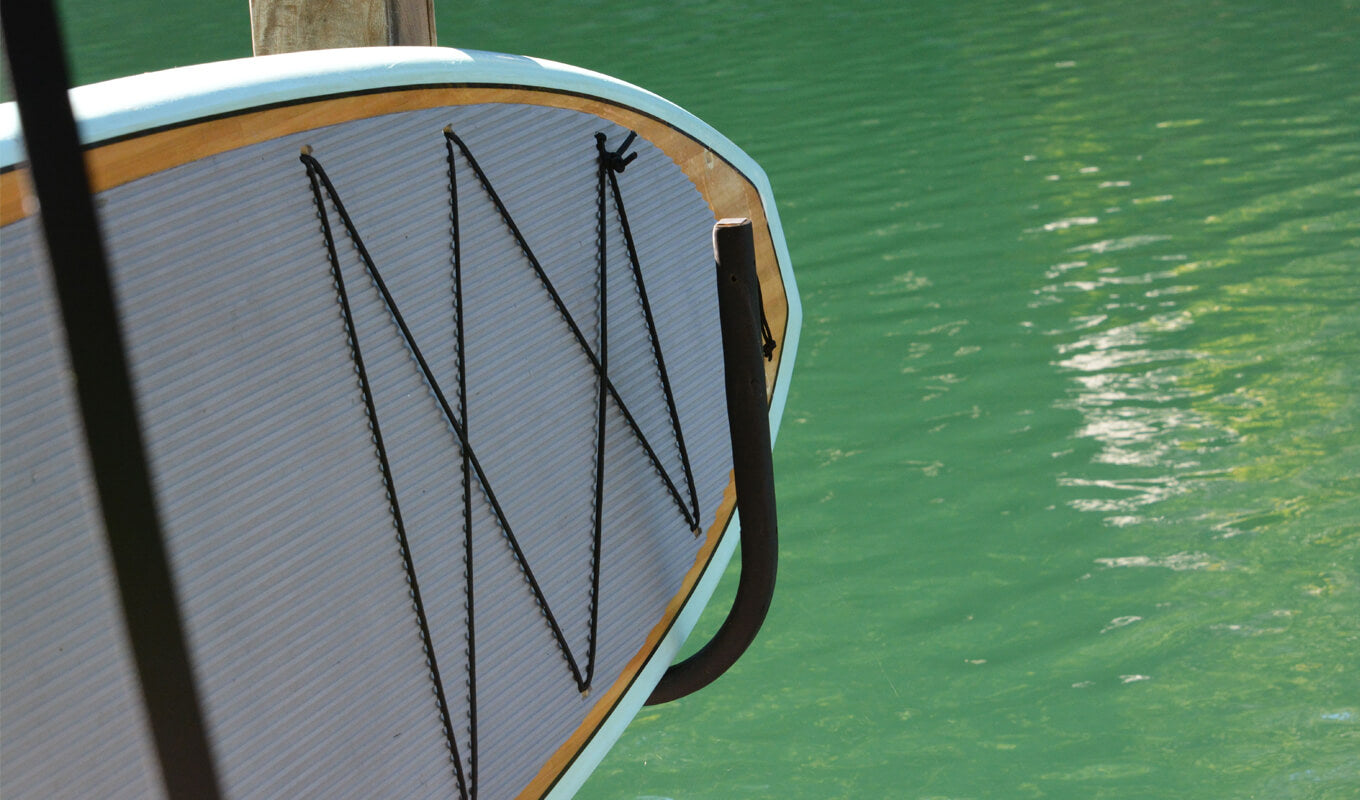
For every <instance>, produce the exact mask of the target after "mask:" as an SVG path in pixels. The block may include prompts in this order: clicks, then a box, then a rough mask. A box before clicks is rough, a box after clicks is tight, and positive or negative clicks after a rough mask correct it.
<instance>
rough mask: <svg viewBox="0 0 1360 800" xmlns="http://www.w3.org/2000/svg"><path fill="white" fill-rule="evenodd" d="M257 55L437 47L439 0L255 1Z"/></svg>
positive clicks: (252, 6) (253, 28)
mask: <svg viewBox="0 0 1360 800" xmlns="http://www.w3.org/2000/svg"><path fill="white" fill-rule="evenodd" d="M250 38H251V43H252V44H253V46H254V50H255V55H257V56H264V55H272V54H274V53H294V52H297V51H300V50H325V49H327V48H332V47H384V46H388V45H417V46H421V45H423V46H431V47H432V46H434V45H435V44H436V40H435V30H434V0H250Z"/></svg>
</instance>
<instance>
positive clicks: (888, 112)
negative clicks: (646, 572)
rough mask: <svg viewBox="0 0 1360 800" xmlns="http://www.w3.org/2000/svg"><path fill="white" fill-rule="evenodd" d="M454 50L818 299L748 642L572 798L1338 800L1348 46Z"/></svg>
mask: <svg viewBox="0 0 1360 800" xmlns="http://www.w3.org/2000/svg"><path fill="white" fill-rule="evenodd" d="M226 5H227V6H229V7H220V6H219V7H207V6H206V5H205V4H197V3H189V2H183V1H182V2H178V3H173V4H172V3H167V2H155V3H152V2H147V1H145V0H141V1H134V0H117V2H112V3H109V2H104V3H95V2H79V3H76V2H68V3H66V4H64V5H63V11H64V15H65V18H66V20H67V24H68V26H69V28H70V36H71V39H72V41H73V47H74V65H75V72H76V75H77V78H78V79H79V80H81V81H82V82H88V81H93V80H99V79H103V78H107V77H112V76H116V75H122V74H128V73H131V72H137V71H142V70H147V69H155V68H161V67H168V66H173V65H176V64H184V63H192V62H197V61H208V60H215V59H220V58H228V57H234V56H242V55H247V54H248V53H249V27H248V21H247V16H246V3H245V2H244V0H239V2H233V3H230V4H226ZM440 6H441V7H440V8H439V17H438V23H439V30H440V41H441V43H442V44H445V45H451V46H459V47H471V48H479V49H491V50H503V51H509V52H516V53H528V54H532V55H538V56H543V57H546V58H552V59H555V60H559V61H565V62H568V63H574V64H578V65H581V66H586V67H590V68H593V69H597V70H600V71H602V72H606V73H609V74H612V75H616V76H618V77H621V78H623V79H625V80H629V81H631V82H633V83H637V84H639V85H642V86H644V87H646V88H649V89H651V90H653V91H655V92H657V93H659V94H661V95H663V96H665V97H668V98H670V99H672V100H674V101H676V102H678V103H680V104H681V105H683V106H685V107H686V108H688V109H690V110H691V111H693V112H694V113H696V114H697V115H699V116H700V117H702V118H704V119H706V120H707V121H709V122H710V123H712V124H713V125H714V126H715V127H717V128H718V129H719V130H722V131H723V132H725V133H726V134H727V135H728V136H729V137H730V138H732V139H733V140H734V141H736V142H737V143H738V144H740V145H741V146H742V147H744V148H745V149H746V150H747V151H748V152H750V153H751V154H752V155H753V156H754V157H755V158H756V159H757V160H758V161H759V162H760V163H761V164H762V165H763V166H764V167H765V169H766V170H767V172H768V173H769V175H770V179H771V181H772V183H773V185H774V188H775V192H776V195H777V196H778V198H779V201H780V210H781V213H782V216H783V220H784V225H785V230H786V232H787V236H788V243H789V249H790V251H791V253H792V256H793V260H794V265H795V268H796V270H797V273H798V277H799V283H800V286H801V289H802V293H803V303H804V311H805V315H806V320H805V323H804V328H803V342H802V346H801V350H800V352H799V355H798V367H797V371H796V373H795V378H794V382H793V385H792V391H791V393H790V395H789V403H788V410H787V412H786V415H785V419H784V427H783V430H782V432H781V434H780V437H779V442H778V446H777V448H776V453H775V455H776V458H775V467H776V471H777V475H778V483H779V500H780V515H781V517H780V521H781V533H782V541H783V560H782V563H781V573H780V585H779V594H778V596H777V598H776V602H775V605H774V608H773V610H772V612H771V617H770V620H769V622H768V623H767V628H766V630H765V632H764V633H763V634H762V636H761V638H760V639H759V640H758V642H757V643H756V645H755V646H754V648H753V649H752V651H751V652H750V653H749V655H748V656H747V657H746V658H745V659H744V660H743V661H742V662H741V663H740V664H739V665H738V667H737V668H736V669H735V671H734V672H733V673H731V674H730V675H728V676H727V677H725V678H723V679H722V680H721V681H720V682H719V683H717V684H715V685H714V686H713V687H711V688H710V689H708V690H706V691H705V692H703V693H702V694H700V695H697V696H695V697H692V698H689V699H686V700H683V701H680V702H678V703H675V704H672V705H670V706H665V707H661V708H656V709H647V710H645V711H644V712H643V714H642V715H641V716H640V717H639V719H638V720H637V721H636V722H635V723H634V725H633V726H632V727H631V728H630V729H629V730H628V731H627V733H626V734H625V735H624V737H623V739H622V740H621V741H620V742H619V744H618V746H617V747H616V748H615V749H614V751H613V752H611V753H610V755H609V756H608V757H607V758H606V760H605V762H604V763H603V764H602V765H601V767H600V769H599V770H598V771H597V773H596V774H595V776H593V777H592V778H591V780H590V782H589V783H588V784H587V785H586V787H585V789H584V790H583V792H582V796H583V797H589V798H599V799H600V800H615V799H618V800H623V799H627V800H634V799H636V800H642V799H643V798H675V799H676V800H684V799H698V798H809V799H814V798H1031V797H1047V798H1203V799H1210V798H1213V799H1216V798H1265V799H1267V800H1273V799H1274V798H1315V799H1318V800H1321V799H1322V798H1327V799H1328V800H1332V799H1336V800H1342V799H1346V800H1349V799H1350V798H1356V797H1360V672H1357V664H1360V566H1358V564H1360V523H1358V522H1357V521H1358V520H1360V432H1358V431H1357V423H1360V401H1358V400H1357V395H1358V394H1360V4H1357V3H1356V2H1353V1H1350V2H1347V1H1345V0H1341V1H1339V2H1304V3H1296V4H1286V3H1260V2H1233V3H1228V2H1211V1H1210V0H1203V2H1164V1H1163V0H1152V1H1150V2H1142V3H1128V2H1112V1H1110V0H1099V2H1090V3H1084V4H1078V3H1056V2H1055V3H1040V4H1032V5H1023V4H1014V3H1007V2H999V1H997V0H989V1H988V2H976V3H959V2H931V3H917V4H912V5H905V4H897V3H888V2H878V3H869V2H856V1H855V0H842V1H841V2H837V3H824V4H818V3H796V2H773V1H772V0H749V1H748V2H745V3H740V4H737V3H718V2H713V1H712V0H694V1H692V2H687V1H686V0H676V1H675V2H671V3H667V4H665V5H662V4H645V5H644V4H641V3H622V2H578V3H571V4H568V3H559V4H541V3H532V2H521V1H520V0H513V1H512V0H502V1H501V2H494V3H493V2H460V3H458V4H457V5H456V6H445V5H444V4H443V3H440ZM728 577H729V582H728V584H727V585H726V590H727V591H728V592H729V593H730V590H731V586H730V583H731V582H730V579H731V578H732V577H733V575H729V576H728ZM715 616H716V614H710V615H709V617H708V618H706V623H705V624H706V625H707V626H708V627H709V628H711V627H712V626H713V625H714V624H715V619H714V617H715Z"/></svg>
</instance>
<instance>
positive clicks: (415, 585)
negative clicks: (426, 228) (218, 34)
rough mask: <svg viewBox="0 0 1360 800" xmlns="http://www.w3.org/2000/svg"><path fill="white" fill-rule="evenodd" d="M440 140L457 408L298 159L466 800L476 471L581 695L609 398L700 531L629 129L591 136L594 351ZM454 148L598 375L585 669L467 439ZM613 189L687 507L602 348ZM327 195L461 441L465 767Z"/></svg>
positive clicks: (473, 791) (318, 172) (591, 650)
mask: <svg viewBox="0 0 1360 800" xmlns="http://www.w3.org/2000/svg"><path fill="white" fill-rule="evenodd" d="M444 136H445V144H446V149H447V161H448V178H449V204H450V210H449V220H450V250H451V262H452V274H451V277H452V284H453V285H452V294H453V317H454V326H455V334H456V339H457V341H456V351H455V359H456V370H457V376H458V377H457V380H458V387H457V394H456V395H455V404H456V411H455V409H454V407H453V406H451V404H450V403H449V400H448V398H447V397H446V395H445V393H444V391H443V389H442V387H441V386H440V384H439V382H438V381H437V380H436V379H435V377H434V374H433V371H432V370H431V369H430V366H429V364H428V362H427V361H426V359H425V356H424V354H423V353H422V352H421V351H420V348H419V345H418V344H417V342H416V340H415V337H414V335H413V334H412V333H411V331H410V329H409V327H408V326H407V324H406V321H405V319H404V318H403V317H402V314H401V310H400V308H399V307H398V305H397V303H396V300H395V299H394V298H393V297H392V295H391V293H390V291H389V290H388V288H387V285H386V282H385V281H384V280H383V278H382V274H381V272H380V271H379V270H378V267H377V265H376V263H375V262H374V260H373V258H372V256H371V255H370V253H369V252H368V249H367V247H366V246H365V245H364V242H363V239H362V238H361V237H360V235H359V232H358V229H357V228H356V227H355V225H354V222H353V220H352V219H351V218H350V216H349V213H348V212H347V211H346V209H345V206H344V203H343V201H342V200H341V199H340V195H339V192H338V191H337V190H336V188H335V185H334V184H333V183H332V182H331V180H330V178H329V176H328V175H327V174H326V171H325V169H324V168H323V167H322V165H321V163H320V162H319V161H318V160H317V159H316V158H315V157H314V156H313V155H312V154H311V150H310V148H307V149H304V151H303V153H302V155H301V161H302V163H303V164H304V166H305V167H306V171H307V176H308V180H309V183H310V185H311V189H312V196H313V200H314V202H315V204H316V207H317V211H318V215H319V217H320V220H321V233H322V235H323V237H324V239H325V246H326V254H327V259H328V260H329V262H330V264H331V274H332V281H333V284H334V287H335V290H336V298H337V303H338V304H339V305H340V308H341V318H342V320H343V321H344V326H345V336H346V343H347V345H348V347H349V350H350V356H351V359H352V360H353V362H354V367H355V372H356V374H357V376H358V381H357V383H358V386H359V389H360V392H361V394H362V396H363V400H364V410H365V415H366V417H367V421H368V427H369V429H370V438H371V440H372V441H373V444H374V451H375V453H376V455H377V458H378V462H379V471H380V473H381V475H382V480H383V487H384V492H385V495H386V497H387V499H388V504H389V511H390V513H391V515H392V519H393V527H394V528H395V529H396V532H397V535H396V538H397V542H398V545H399V549H400V553H401V558H402V565H403V569H404V570H405V572H406V579H407V583H408V586H409V593H410V596H411V600H412V606H413V609H414V610H415V612H416V618H417V624H418V626H419V628H420V636H421V640H422V648H423V650H424V654H425V658H426V665H427V667H428V668H429V675H430V678H431V681H432V683H433V684H434V693H435V695H436V699H437V705H438V710H439V715H440V720H441V723H442V726H443V728H444V734H445V738H446V740H447V741H446V747H447V749H448V750H449V754H450V760H451V761H453V764H454V775H455V778H456V779H457V783H458V787H459V794H460V796H461V797H463V798H464V799H465V800H472V799H473V798H475V797H476V795H477V761H478V759H477V755H478V747H477V738H478V737H477V687H476V674H477V673H476V626H475V619H476V614H475V608H474V599H475V592H474V572H475V571H474V564H473V548H472V544H473V539H472V482H473V481H472V478H473V476H474V475H475V476H476V483H477V485H478V488H479V489H480V490H481V493H482V495H483V497H484V498H485V499H486V500H487V502H488V505H489V506H490V507H491V510H492V512H493V516H494V517H495V519H496V522H497V525H498V527H499V528H500V530H501V532H502V534H503V535H504V539H505V541H506V542H507V544H508V545H509V547H510V549H511V552H512V554H513V557H514V559H515V561H516V563H517V565H518V566H519V568H520V570H521V573H522V574H523V576H524V578H525V582H526V583H527V584H528V587H529V589H530V592H531V593H532V594H533V597H534V601H535V603H536V605H537V606H538V608H539V610H540V612H541V614H542V616H543V618H544V620H545V621H546V623H547V625H548V627H549V629H550V630H551V632H552V635H553V638H554V639H555V640H556V642H557V645H558V649H559V650H560V652H561V655H562V657H563V659H564V661H565V662H566V664H567V667H568V670H569V671H570V672H571V674H572V677H573V679H574V681H575V683H576V686H577V689H578V691H580V692H581V693H582V694H583V695H584V694H588V693H589V691H590V688H591V685H592V682H593V680H594V675H595V661H596V652H597V639H598V628H599V592H600V552H601V541H602V529H603V516H604V461H605V429H606V423H607V416H606V410H607V405H608V401H609V399H610V398H612V399H613V401H614V404H615V406H616V408H618V410H619V412H620V415H621V416H622V417H623V418H624V420H625V421H626V422H627V423H628V425H629V427H630V428H631V429H632V431H633V434H634V436H635V437H636V439H637V441H638V442H639V444H640V445H641V446H642V448H643V450H644V451H645V452H646V454H647V456H648V458H649V459H650V460H651V462H652V465H653V468H654V469H655V471H656V472H657V473H658V474H659V475H660V477H661V478H662V480H663V482H664V483H665V485H666V488H667V489H668V490H669V492H670V494H671V496H672V498H673V499H674V500H675V502H676V506H677V508H678V509H679V511H680V513H681V516H682V517H683V518H684V520H685V522H686V524H687V525H689V527H690V528H691V530H694V531H695V532H696V533H697V532H698V519H699V504H698V497H697V492H696V489H695V483H694V477H693V473H692V470H691V467H690V463H689V456H688V453H687V451H686V448H685V443H684V436H683V433H682V431H681V428H680V421H679V415H678V413H677V410H676V406H675V399H674V394H673V392H672V390H671V386H670V381H669V378H668V376H667V374H666V368H665V362H664V359H663V358H662V354H661V348H660V342H659V338H658V336H657V332H656V324H655V320H654V318H653V316H652V311H651V306H650V303H649V301H648V299H647V292H646V287H645V284H644V283H643V278H642V271H641V267H640V264H639V261H638V257H637V250H636V246H635V244H634V241H633V236H632V231H631V228H630V227H629V225H628V218H627V214H626V212H625V210H624V205H623V197H622V193H621V191H620V189H619V183H618V178H617V174H618V173H621V172H623V170H624V168H626V167H627V165H628V164H630V163H632V161H633V160H634V159H636V158H637V153H635V152H634V153H628V152H627V151H628V148H629V147H630V146H631V145H632V143H633V141H634V139H635V138H636V134H635V133H632V132H630V133H629V135H628V137H627V138H626V139H625V140H624V142H623V144H622V145H621V146H620V147H619V148H618V149H616V150H609V149H608V148H607V147H606V146H605V143H606V137H605V136H604V134H597V136H596V150H597V157H598V162H597V163H598V169H597V197H596V235H597V245H598V254H597V266H596V269H597V274H596V281H597V292H598V299H597V303H598V306H597V319H596V324H597V328H598V350H599V352H598V353H596V352H595V351H594V350H592V348H591V347H590V346H589V344H588V343H587V342H586V340H585V336H584V334H583V333H582V332H581V329H580V327H579V326H578V325H577V324H576V322H575V320H574V319H573V318H572V317H571V315H570V313H569V312H568V311H567V309H566V307H565V304H564V303H563V301H562V299H561V296H560V295H559V294H558V292H557V290H556V289H555V287H553V285H552V283H551V281H550V280H549V279H548V277H547V274H546V272H545V271H544V270H543V268H542V266H541V264H540V263H539V262H538V260H537V258H536V257H535V256H534V254H533V252H532V250H531V249H530V248H529V245H528V243H527V242H526V241H525V240H524V237H523V235H522V234H521V233H520V231H519V228H518V226H517V225H516V224H515V222H514V219H513V218H512V217H511V216H510V214H509V212H508V210H507V209H506V208H505V205H504V203H503V202H501V200H500V198H499V196H498V195H497V194H496V192H495V190H494V189H493V188H492V186H491V183H490V180H489V179H488V178H487V176H486V174H485V172H484V171H483V170H482V169H481V166H480V165H479V164H478V163H477V162H476V160H475V159H474V158H473V156H472V153H471V151H470V150H469V149H468V147H467V145H466V144H465V143H463V141H462V140H461V139H459V138H458V137H457V136H456V135H455V134H454V133H453V131H452V130H451V129H449V128H446V129H445V131H444ZM455 147H456V148H457V150H458V151H459V152H461V153H462V155H463V157H464V159H465V160H466V161H467V163H468V165H469V166H470V167H471V168H472V171H473V173H474V175H475V176H476V178H477V180H478V182H479V183H480V185H481V186H482V188H483V189H484V190H485V191H486V193H487V195H488V197H489V198H490V199H491V201H492V202H493V204H494V205H495V207H496V209H497V211H498V212H499V214H500V216H501V219H502V221H503V222H504V223H505V225H506V226H507V228H508V229H509V230H510V232H511V234H512V235H513V236H514V238H515V240H516V243H517V244H518V245H519V247H520V249H521V250H522V251H523V253H524V255H525V257H526V258H527V260H528V262H529V264H530V266H531V267H532V268H533V270H534V272H535V274H536V275H537V276H538V278H539V280H540V282H541V284H542V285H543V287H544V289H545V290H546V291H547V293H548V294H549V296H550V297H551V298H552V300H553V302H554V304H555V306H556V308H557V310H558V312H559V314H560V315H561V316H562V318H563V320H564V321H565V322H566V324H567V326H568V328H569V329H570V330H571V332H572V333H573V335H574V336H575V338H576V340H577V342H578V344H579V345H580V346H581V348H582V350H583V351H584V353H585V355H586V357H587V359H588V360H589V361H590V363H591V365H592V367H593V368H594V371H595V377H596V392H597V394H596V419H595V424H596V436H595V475H594V483H593V487H592V488H593V491H592V495H593V496H592V524H591V528H592V531H591V564H590V570H591V579H590V597H589V617H590V619H589V634H588V639H587V656H586V659H585V669H584V670H582V669H581V666H580V665H579V664H578V662H577V661H576V659H575V657H574V655H573V653H572V650H571V647H570V645H569V644H568V643H567V641H566V636H565V634H564V633H563V631H562V628H561V625H560V624H559V623H558V622H557V620H556V618H555V616H554V615H553V613H552V609H551V608H550V607H549V605H548V602H547V598H546V597H545V596H544V594H543V591H542V588H541V586H540V584H539V582H538V580H537V578H536V577H535V576H534V573H533V570H532V568H531V567H530V565H529V562H528V560H527V558H526V557H525V554H524V552H523V550H522V548H521V547H520V545H519V542H518V539H517V537H516V536H515V534H514V531H513V529H512V528H511V527H510V523H509V520H508V519H507V517H506V514H505V512H504V510H503V509H502V507H501V505H500V502H499V501H498V500H497V498H496V495H495V492H494V490H493V489H492V485H491V482H490V480H489V478H488V477H487V475H486V473H485V471H484V470H483V469H482V466H481V464H480V462H479V461H478V459H477V455H476V452H475V451H474V449H473V448H472V445H471V443H470V441H469V436H468V431H469V426H468V402H467V380H466V379H467V344H466V329H465V318H466V317H465V309H464V306H463V280H462V279H463V263H462V241H461V233H460V230H459V198H458V181H457V161H456V157H455ZM607 194H608V195H612V198H613V206H614V209H615V212H616V214H617V217H618V221H619V225H620V228H621V230H622V234H623V239H624V243H625V245H626V248H627V251H628V257H629V262H630V266H631V269H632V274H633V278H634V288H635V290H636V291H637V294H638V300H639V305H640V306H641V308H642V313H643V317H644V319H645V321H646V323H647V329H648V336H649V339H650V344H651V347H652V353H653V358H654V363H655V365H656V368H657V376H658V381H659V383H660V385H661V388H662V390H663V392H664V394H665V398H666V404H667V410H668V412H669V415H670V419H671V426H672V432H673V434H674V436H675V444H676V448H677V451H678V452H679V455H680V460H681V464H682V467H683V469H684V477H685V482H686V484H687V489H688V490H689V507H686V505H685V503H684V502H683V501H682V500H681V496H680V493H679V491H678V490H677V489H676V487H675V485H674V483H673V481H671V479H670V476H669V475H668V474H667V472H666V470H665V469H664V468H663V467H662V465H661V462H660V459H659V458H658V456H657V455H656V452H655V450H654V449H653V448H652V446H651V444H650V442H649V441H648V440H647V438H646V436H645V435H644V434H643V433H642V430H641V428H640V426H639V425H638V424H637V422H636V420H635V419H634V418H633V416H632V414H631V413H630V412H629V410H628V408H627V406H626V405H625V404H624V402H623V399H622V397H621V396H620V395H619V392H618V390H617V388H616V387H615V386H614V384H613V383H612V381H610V379H609V373H608V364H609V360H608V359H609V348H608V275H607V273H608V253H607V249H606V243H607V239H608V233H607V228H608V225H607V217H608V212H607V209H608V205H609V202H608V200H609V198H608V197H607V196H606V195H607ZM327 199H329V201H330V206H331V207H332V208H333V209H334V213H335V214H337V215H338V216H339V218H340V221H341V223H342V225H343V227H344V230H345V234H346V236H347V237H348V238H349V239H350V242H351V244H352V245H353V247H354V249H355V251H356V252H357V254H358V256H359V259H360V261H361V262H362V264H363V266H364V269H365V271H366V272H367V273H368V276H369V278H370V280H371V281H372V284H373V286H374V287H375V288H376V289H377V290H378V292H379V294H380V296H381V298H382V302H383V304H384V307H385V308H386V310H387V312H388V315H389V317H390V319H391V321H392V322H393V323H394V324H395V325H396V326H397V328H398V329H399V330H400V332H401V335H402V338H403V340H404V343H405V345H406V348H407V351H408V353H409V355H410V356H411V358H412V359H413V360H414V362H415V363H416V365H417V366H418V368H419V370H420V373H421V375H422V376H423V378H424V380H425V381H426V383H427V384H428V386H429V388H430V390H431V393H432V394H433V395H434V398H435V400H436V401H437V403H438V405H439V407H440V410H441V411H442V413H443V416H444V418H445V421H446V422H447V423H448V425H449V427H450V428H451V429H452V432H453V434H454V435H455V437H456V438H457V440H458V445H459V449H460V453H461V460H462V489H463V499H464V502H463V539H464V548H463V566H464V586H465V593H466V596H465V601H464V608H465V611H466V614H467V621H466V622H467V633H466V647H465V651H464V652H465V656H466V660H467V674H468V679H467V700H468V712H467V713H468V734H469V741H468V749H467V754H468V758H467V764H466V768H465V766H464V761H463V759H462V758H461V757H460V750H459V748H458V744H457V741H456V737H455V735H454V731H453V720H452V717H451V711H450V706H449V703H448V701H447V696H446V694H445V690H444V685H443V680H442V677H441V674H440V671H439V666H438V661H437V659H436V657H435V652H434V646H433V643H432V641H431V637H430V630H429V623H428V620H427V618H426V615H425V610H424V604H423V601H422V600H421V597H420V590H419V582H418V580H417V577H416V570H415V564H414V562H413V560H412V556H411V550H410V545H409V542H408V539H407V535H406V529H405V524H404V522H403V520H402V517H401V508H400V504H399V502H398V498H397V491H396V488H395V485H394V483H393V479H392V471H391V467H390V464H389V460H388V457H387V451H386V447H385V445H384V443H383V439H382V433H381V427H380V424H379V419H378V411H377V407H376V404H375V401H374V399H373V390H372V386H371V384H370V382H369V378H368V374H367V371H366V369H365V367H364V362H363V354H362V349H361V347H360V344H359V337H358V333H357V330H356V328H355V323H354V318H353V313H352V310H351V306H350V302H349V295H348V292H347V289H346V284H345V280H344V276H343V274H342V271H341V269H340V261H339V257H338V255H337V252H336V245H335V235H334V232H333V229H332V226H331V223H330V216H329V213H328V211H327V207H326V200H327Z"/></svg>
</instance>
